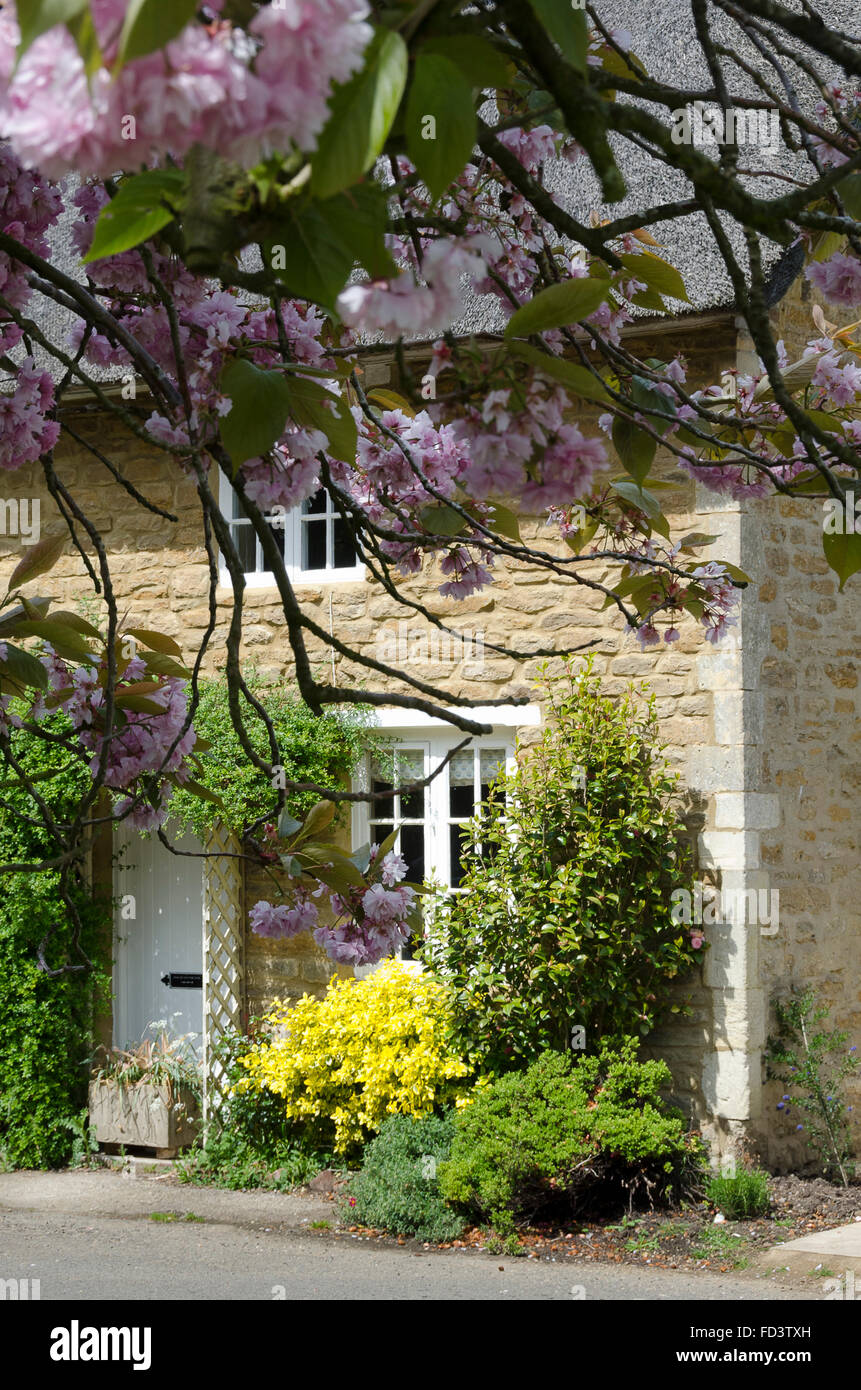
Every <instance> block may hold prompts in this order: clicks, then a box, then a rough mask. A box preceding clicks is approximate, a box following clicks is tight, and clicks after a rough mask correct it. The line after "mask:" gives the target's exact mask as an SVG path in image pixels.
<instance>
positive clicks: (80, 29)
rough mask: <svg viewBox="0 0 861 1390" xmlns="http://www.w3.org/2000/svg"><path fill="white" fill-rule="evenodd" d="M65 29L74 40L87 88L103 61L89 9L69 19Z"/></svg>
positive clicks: (102, 65)
mask: <svg viewBox="0 0 861 1390" xmlns="http://www.w3.org/2000/svg"><path fill="white" fill-rule="evenodd" d="M66 28H67V29H68V30H69V33H70V34H71V35H72V38H73V39H74V40H75V43H76V45H77V48H78V52H79V54H80V55H81V59H82V61H83V64H84V73H85V74H86V78H87V85H88V86H89V85H90V82H91V79H92V78H93V77H94V76H95V74H96V73H97V72H98V70H99V68H101V67H104V61H105V60H104V58H103V57H102V50H101V49H100V48H99V36H98V33H97V32H96V26H95V24H94V23H93V16H92V13H91V11H90V10H89V8H87V9H85V10H82V11H81V13H80V14H78V15H76V16H75V18H74V19H70V20H69V22H68V24H67V25H66Z"/></svg>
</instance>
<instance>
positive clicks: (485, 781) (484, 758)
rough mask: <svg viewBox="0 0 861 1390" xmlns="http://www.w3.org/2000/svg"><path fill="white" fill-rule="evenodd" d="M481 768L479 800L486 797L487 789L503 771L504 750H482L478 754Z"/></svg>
mask: <svg viewBox="0 0 861 1390" xmlns="http://www.w3.org/2000/svg"><path fill="white" fill-rule="evenodd" d="M479 759H480V766H481V799H482V801H484V800H485V798H486V797H487V790H486V789H487V787H488V786H489V785H490V783H491V782H493V781H495V780H496V778H497V777H498V776H499V775H500V773H503V772H504V771H505V749H504V748H482V749H481V752H480V753H479Z"/></svg>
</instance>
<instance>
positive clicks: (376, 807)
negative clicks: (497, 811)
mask: <svg viewBox="0 0 861 1390" xmlns="http://www.w3.org/2000/svg"><path fill="white" fill-rule="evenodd" d="M462 741H463V735H462V734H459V733H458V732H457V731H453V732H452V733H446V734H444V735H436V736H434V737H432V738H430V739H427V740H418V739H416V740H413V739H410V738H409V737H408V736H407V735H405V736H404V737H403V739H399V740H398V742H397V743H395V744H393V747H392V754H391V758H390V759H389V758H386V759H383V760H375V759H371V758H369V759H368V760H367V762H366V765H365V768H364V770H363V774H362V776H361V777H360V779H359V782H360V789H361V790H363V791H365V790H369V791H372V792H376V793H378V797H377V799H376V800H374V801H370V802H360V803H357V805H356V807H355V809H354V812H353V844H354V845H355V846H357V847H358V846H359V845H363V844H367V843H370V844H376V845H379V844H382V842H383V841H384V840H385V839H386V837H387V836H388V835H390V834H391V833H392V831H393V830H394V829H395V826H398V827H399V830H398V837H397V840H396V842H395V846H396V848H397V850H398V851H399V852H400V853H401V854H402V855H403V857H404V859H405V860H406V863H407V879H408V880H410V881H413V882H421V881H422V880H423V879H429V880H433V881H434V882H435V883H437V884H439V885H441V886H442V887H443V888H447V889H450V890H451V891H452V892H457V891H458V890H459V888H460V884H461V881H462V879H463V873H464V870H463V864H462V862H461V855H462V852H463V844H464V839H465V831H464V825H465V822H466V821H469V820H471V819H472V817H473V816H474V815H475V813H476V811H477V810H478V808H479V806H480V805H481V803H482V802H483V801H485V800H486V799H487V796H488V793H489V790H490V786H491V783H492V782H493V781H494V779H495V778H496V777H497V776H498V774H499V773H500V772H504V771H506V770H510V769H511V767H512V766H513V757H514V750H513V748H512V746H511V745H510V744H509V743H507V742H506V741H505V740H504V739H500V738H498V737H493V736H488V737H485V738H481V739H476V740H474V742H473V744H472V746H471V747H468V748H464V749H461V751H460V752H459V753H456V754H455V755H454V757H453V758H452V759H451V761H450V762H448V763H447V764H446V766H445V767H443V768H442V771H441V772H439V775H438V776H437V777H435V778H434V780H433V781H432V782H431V783H430V784H429V785H428V786H427V787H424V788H421V789H420V790H418V791H415V792H411V793H408V794H401V793H398V792H397V791H396V788H397V787H402V786H404V785H405V784H407V783H409V782H412V781H421V780H423V779H424V778H426V777H429V776H430V775H431V774H432V773H433V772H436V771H437V769H439V768H440V767H441V765H442V764H443V763H444V762H445V759H446V757H447V756H448V754H449V753H450V752H451V749H452V748H453V747H455V746H456V745H457V744H458V743H461V742H462ZM380 793H382V795H379V794H380ZM402 958H403V959H405V960H410V959H412V953H411V951H410V949H409V947H408V946H407V947H406V948H405V949H404V951H403V953H402Z"/></svg>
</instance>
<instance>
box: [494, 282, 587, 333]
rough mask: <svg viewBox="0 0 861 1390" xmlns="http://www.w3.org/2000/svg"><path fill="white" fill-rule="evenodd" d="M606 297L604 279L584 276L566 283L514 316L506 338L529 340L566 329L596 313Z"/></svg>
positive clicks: (516, 312) (540, 295)
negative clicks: (547, 331)
mask: <svg viewBox="0 0 861 1390" xmlns="http://www.w3.org/2000/svg"><path fill="white" fill-rule="evenodd" d="M606 298H607V284H606V281H604V280H598V279H591V278H587V277H583V278H581V279H578V280H566V281H565V283H564V284H563V285H551V286H550V288H549V289H546V290H542V291H541V292H540V294H537V295H536V296H535V298H534V299H531V300H530V301H529V303H528V304H524V305H523V306H522V307H521V308H520V309H517V310H516V311H515V313H513V314H512V316H511V318H510V319H509V320H508V324H507V325H506V329H505V336H506V338H514V337H517V336H519V337H523V338H528V337H529V336H530V335H531V334H532V333H543V332H544V331H545V329H548V328H566V327H567V326H568V324H571V323H579V321H580V320H581V319H585V318H588V317H589V315H590V314H594V312H595V310H596V309H598V308H599V307H600V306H601V305H602V304H603V303H604V301H605V299H606Z"/></svg>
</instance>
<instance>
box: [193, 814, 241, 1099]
mask: <svg viewBox="0 0 861 1390" xmlns="http://www.w3.org/2000/svg"><path fill="white" fill-rule="evenodd" d="M206 848H207V851H208V853H209V854H211V855H213V856H214V857H212V858H210V859H205V860H204V861H203V864H204V869H203V941H204V951H203V1118H204V1124H205V1125H206V1124H208V1123H209V1121H210V1120H211V1119H212V1118H214V1117H215V1116H216V1115H217V1114H218V1111H219V1110H220V1108H221V1106H222V1105H223V1103H224V1100H225V1097H226V1095H227V1091H228V1089H229V1088H228V1082H227V1076H226V1074H225V1070H224V1067H223V1065H222V1064H221V1063H220V1062H219V1060H218V1057H217V1056H216V1055H214V1052H215V1049H216V1046H217V1044H218V1042H219V1041H220V1040H221V1039H222V1038H223V1037H224V1036H225V1034H228V1033H238V1032H241V1031H242V1027H243V1003H244V978H245V952H244V941H245V932H244V926H243V920H242V861H241V860H239V859H235V858H231V857H230V855H231V854H236V853H237V852H238V850H239V845H238V843H237V841H236V840H235V839H234V838H233V836H232V835H231V834H230V832H229V831H228V830H225V829H224V827H223V826H217V827H216V829H215V830H214V831H213V834H212V838H211V839H210V841H209V844H208V845H207V847H206Z"/></svg>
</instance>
